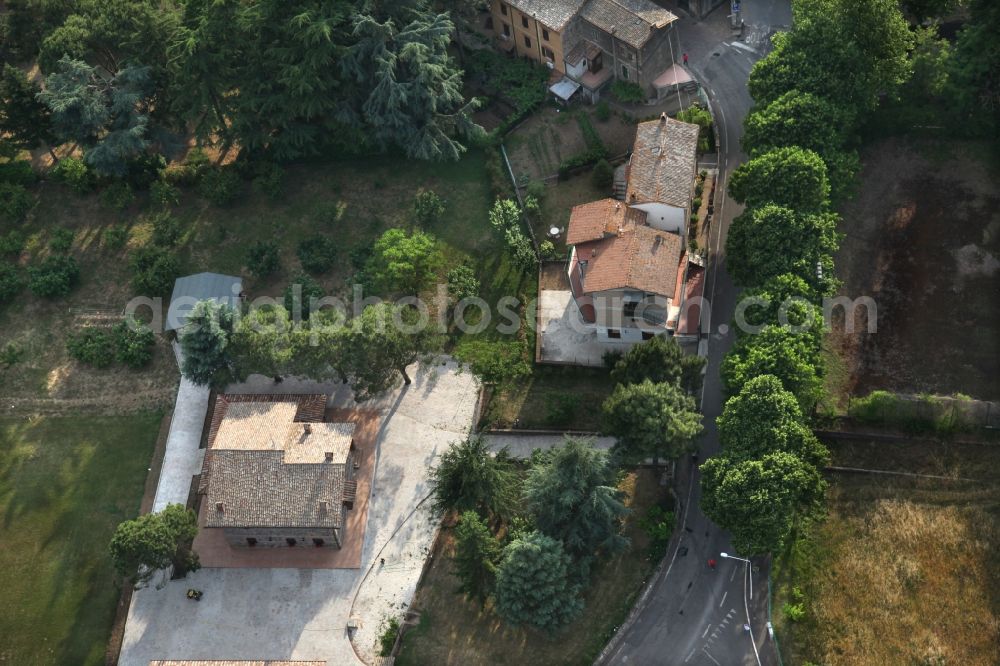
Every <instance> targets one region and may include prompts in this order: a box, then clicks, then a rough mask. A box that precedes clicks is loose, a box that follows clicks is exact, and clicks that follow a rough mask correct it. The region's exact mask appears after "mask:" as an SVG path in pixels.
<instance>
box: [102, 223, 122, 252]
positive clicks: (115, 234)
mask: <svg viewBox="0 0 1000 666" xmlns="http://www.w3.org/2000/svg"><path fill="white" fill-rule="evenodd" d="M126 243H128V227H126V226H125V225H124V224H116V225H115V226H113V227H108V228H107V229H105V230H104V247H106V248H108V249H109V250H120V249H122V248H123V247H125V244H126Z"/></svg>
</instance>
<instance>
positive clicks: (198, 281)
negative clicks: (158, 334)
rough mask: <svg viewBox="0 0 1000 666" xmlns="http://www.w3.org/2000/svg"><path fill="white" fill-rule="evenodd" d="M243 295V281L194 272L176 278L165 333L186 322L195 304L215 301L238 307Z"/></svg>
mask: <svg viewBox="0 0 1000 666" xmlns="http://www.w3.org/2000/svg"><path fill="white" fill-rule="evenodd" d="M242 294H243V279H242V278H240V277H238V276H235V275H222V274H221V273H195V274H194V275H188V276H186V277H182V278H177V280H176V281H175V282H174V292H173V294H172V295H171V296H170V307H169V308H168V309H167V321H166V325H165V326H164V327H163V330H165V331H176V330H178V329H180V328H183V327H184V324H186V323H187V318H188V315H189V314H190V313H191V310H192V309H193V308H194V305H195V303H197V302H198V301H215V302H216V303H221V304H224V305H228V306H230V307H232V308H238V307H239V305H240V300H241V295H242Z"/></svg>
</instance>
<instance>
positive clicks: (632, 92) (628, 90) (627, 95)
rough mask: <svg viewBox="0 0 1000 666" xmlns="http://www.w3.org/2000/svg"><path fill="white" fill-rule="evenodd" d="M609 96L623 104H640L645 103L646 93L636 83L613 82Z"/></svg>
mask: <svg viewBox="0 0 1000 666" xmlns="http://www.w3.org/2000/svg"><path fill="white" fill-rule="evenodd" d="M611 94H612V95H614V96H615V99H617V100H618V101H619V102H623V103H625V104H641V103H643V102H645V101H646V91H645V90H643V88H642V86H640V85H639V84H638V83H632V82H631V81H621V80H618V81H615V82H614V83H612V84H611Z"/></svg>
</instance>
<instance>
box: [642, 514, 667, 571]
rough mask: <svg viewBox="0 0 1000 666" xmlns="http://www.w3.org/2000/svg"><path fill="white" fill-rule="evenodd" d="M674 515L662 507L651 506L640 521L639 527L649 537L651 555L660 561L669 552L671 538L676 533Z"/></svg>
mask: <svg viewBox="0 0 1000 666" xmlns="http://www.w3.org/2000/svg"><path fill="white" fill-rule="evenodd" d="M674 522H675V518H674V513H673V511H668V510H666V509H664V508H663V507H661V506H651V507H649V510H648V511H646V515H645V516H643V517H642V518H640V519H639V527H641V528H642V529H643V531H644V532H646V534H648V535H649V551H650V552H649V555H650V557H651V558H652V559H655V560H659V559H660V558H661V557H663V554H664V553H666V552H667V546H668V545H669V544H670V536H671V535H672V534H673V532H674Z"/></svg>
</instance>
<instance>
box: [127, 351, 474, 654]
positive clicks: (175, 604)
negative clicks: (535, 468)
mask: <svg viewBox="0 0 1000 666" xmlns="http://www.w3.org/2000/svg"><path fill="white" fill-rule="evenodd" d="M410 374H411V376H413V377H414V381H413V384H412V385H410V386H409V387H407V388H406V389H405V390H402V389H401V390H397V391H396V392H394V393H392V394H390V395H387V396H384V397H383V398H380V399H378V400H376V401H372V402H368V403H365V404H364V407H365V408H366V409H376V410H378V411H379V412H380V414H381V417H382V420H381V426H380V430H379V433H378V446H377V450H376V454H375V455H376V460H375V476H374V481H373V484H372V493H371V497H370V500H369V508H368V525H367V529H366V532H365V541H364V544H363V547H362V555H361V568H360V569H306V568H299V569H294V568H282V569H277V568H268V569H231V568H225V569H223V568H205V569H202V570H200V571H198V572H196V573H194V574H191V575H190V576H188V578H187V579H185V580H180V581H172V582H169V583H167V584H166V585H165V586H164V587H163V588H162V589H155V588H152V587H151V588H146V589H143V590H140V591H138V592H136V594H135V595H134V596H133V598H132V606H131V608H130V611H129V618H128V623H127V625H126V628H125V638H124V641H123V645H122V652H121V658H120V660H119V663H120V664H122V665H123V666H148V663H149V661H151V660H153V659H202V660H225V659H316V660H325V661H326V662H327V663H328V664H331V665H333V664H337V665H338V666H342V665H345V664H356V663H358V659H357V656H356V655H355V651H354V648H352V645H351V640H350V638H349V636H348V633H347V622H348V620H349V619H350V618H351V617H356V618H358V620H359V621H360V625H361V627H360V629H358V630H357V631H356V633H355V636H354V642H355V646H356V647H357V649H358V650H359V652H361V653H362V654H363V655H364V656H366V658H368V659H369V660H370V658H371V657H372V656H374V642H375V639H376V637H377V634H378V630H379V624H380V622H381V621H382V620H383V619H384V618H385V617H387V616H388V615H389V614H391V613H392V614H397V615H402V610H401V609H402V607H403V606H404V605H405V604H407V603H409V601H410V599H411V598H412V595H413V592H414V590H415V588H416V584H417V579H418V577H419V575H420V569H421V566H422V565H423V560H424V556H425V554H426V553H427V552H428V551H429V549H430V546H431V543H432V541H433V538H434V532H435V530H436V528H437V521H436V520H435V519H434V518H433V516H431V515H430V513H429V511H428V510H427V503H426V502H425V503H424V504H423V505H421V504H420V503H421V501H422V500H423V499H424V498H425V497H427V495H428V494H429V492H430V485H429V480H428V473H429V470H430V468H431V467H432V466H433V465H434V464H435V461H436V459H437V457H438V456H439V455H440V454H441V453H442V452H443V451H444V450H445V449H446V448H447V447H448V446H449V445H450V444H451V443H453V442H455V441H458V440H460V439H463V438H464V437H465V436H466V435H467V434H468V432H469V430H470V428H471V426H472V419H473V414H474V411H475V403H476V400H477V397H478V385H477V381H476V379H475V377H474V376H473V375H472V374H471V373H469V372H467V371H466V372H459V370H458V367H457V365H456V364H455V363H453V362H447V363H445V364H438V365H437V366H435V367H430V368H427V367H425V368H420V369H416V368H411V373H410ZM279 389H280V390H281V391H286V392H295V393H304V392H309V393H316V392H327V393H331V394H333V395H334V397H333V406H334V407H337V408H353V407H355V406H356V404H355V403H354V402H353V400H352V399H351V396H350V392H349V391H347V390H346V389H345V387H344V386H343V385H336V384H334V385H321V384H317V383H315V382H299V381H292V380H285V382H284V383H283V384H282V385H280V386H279V387H276V386H275V385H274V384H273V383H272V382H271V381H270V380H266V379H264V378H252V381H251V382H250V383H249V384H246V385H239V386H232V387H229V390H230V391H233V392H243V393H251V392H259V393H273V392H275V391H276V390H279ZM382 558H384V559H385V564H384V565H382V564H381V560H382ZM189 587H194V588H197V589H200V590H202V591H203V592H204V597H203V598H202V600H201V601H200V602H193V601H189V600H188V599H186V597H185V592H186V590H187V589H188V588H189Z"/></svg>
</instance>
